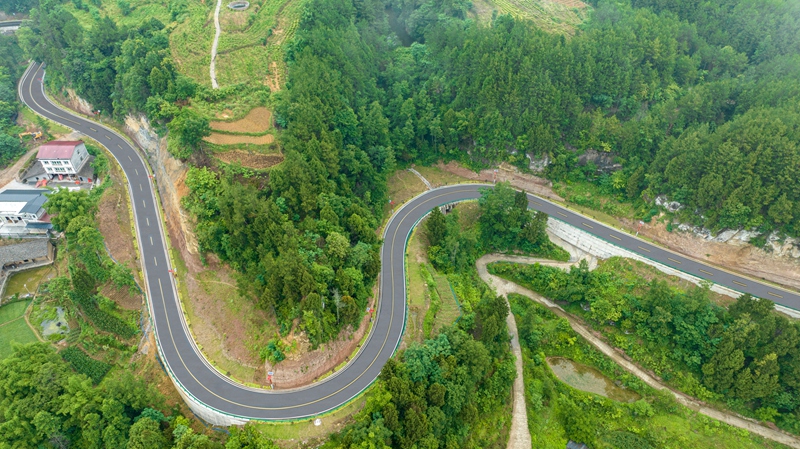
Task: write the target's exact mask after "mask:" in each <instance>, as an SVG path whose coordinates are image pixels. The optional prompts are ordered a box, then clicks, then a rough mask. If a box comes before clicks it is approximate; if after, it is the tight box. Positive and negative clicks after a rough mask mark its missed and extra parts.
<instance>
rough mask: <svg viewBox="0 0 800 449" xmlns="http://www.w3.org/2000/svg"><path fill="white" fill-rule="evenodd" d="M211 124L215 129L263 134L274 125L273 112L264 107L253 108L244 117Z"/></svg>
mask: <svg viewBox="0 0 800 449" xmlns="http://www.w3.org/2000/svg"><path fill="white" fill-rule="evenodd" d="M209 125H211V129H213V130H214V131H223V132H231V133H247V134H262V133H266V132H267V131H269V129H270V128H271V127H272V112H271V111H270V110H269V109H267V108H264V107H259V108H253V110H251V111H250V112H248V113H247V115H246V116H244V118H242V119H239V120H236V121H232V122H222V121H215V122H211V123H210V124H209Z"/></svg>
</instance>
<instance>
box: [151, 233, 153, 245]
mask: <svg viewBox="0 0 800 449" xmlns="http://www.w3.org/2000/svg"><path fill="white" fill-rule="evenodd" d="M150 246H153V236H152V235H151V236H150Z"/></svg>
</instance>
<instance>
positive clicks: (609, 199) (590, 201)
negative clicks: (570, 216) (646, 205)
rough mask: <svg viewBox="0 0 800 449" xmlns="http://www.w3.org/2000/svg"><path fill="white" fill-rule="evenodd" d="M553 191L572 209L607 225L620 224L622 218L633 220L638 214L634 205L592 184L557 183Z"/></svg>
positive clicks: (554, 184)
mask: <svg viewBox="0 0 800 449" xmlns="http://www.w3.org/2000/svg"><path fill="white" fill-rule="evenodd" d="M553 191H554V192H556V193H557V194H558V195H559V196H561V197H562V198H564V199H565V200H566V201H567V203H569V207H570V208H571V209H574V210H577V211H579V212H581V213H582V214H584V215H589V216H592V217H596V218H597V219H599V220H601V221H603V222H606V223H619V219H620V218H628V219H633V218H634V217H635V216H636V213H637V210H636V207H635V206H634V205H633V203H631V202H627V201H620V200H619V199H617V198H615V197H614V196H612V195H608V194H606V193H604V192H602V191H601V189H600V187H599V186H597V185H595V184H592V183H590V182H571V183H564V182H556V183H553Z"/></svg>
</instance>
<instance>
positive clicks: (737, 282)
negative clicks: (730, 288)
mask: <svg viewBox="0 0 800 449" xmlns="http://www.w3.org/2000/svg"><path fill="white" fill-rule="evenodd" d="M733 283H734V284H736V285H741V286H742V287H747V284H743V283H741V282H739V281H737V280H734V281H733Z"/></svg>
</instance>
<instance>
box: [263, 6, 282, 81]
mask: <svg viewBox="0 0 800 449" xmlns="http://www.w3.org/2000/svg"><path fill="white" fill-rule="evenodd" d="M281 22H282V21H281V20H279V21H278V24H279V27H278V28H276V29H275V32H274V33H273V34H272V35H273V36H279V37H278V40H277V42H276V45H280V44H279V43H280V42H282V41H283V37H282V36H283V28H282V26H281V25H280V24H281ZM281 84H282V79H281V70H280V68H279V67H278V63H277V62H275V61H272V62H271V63H269V72H268V74H267V85H268V86H269V90H271V91H272V92H277V91H279V90H281Z"/></svg>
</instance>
